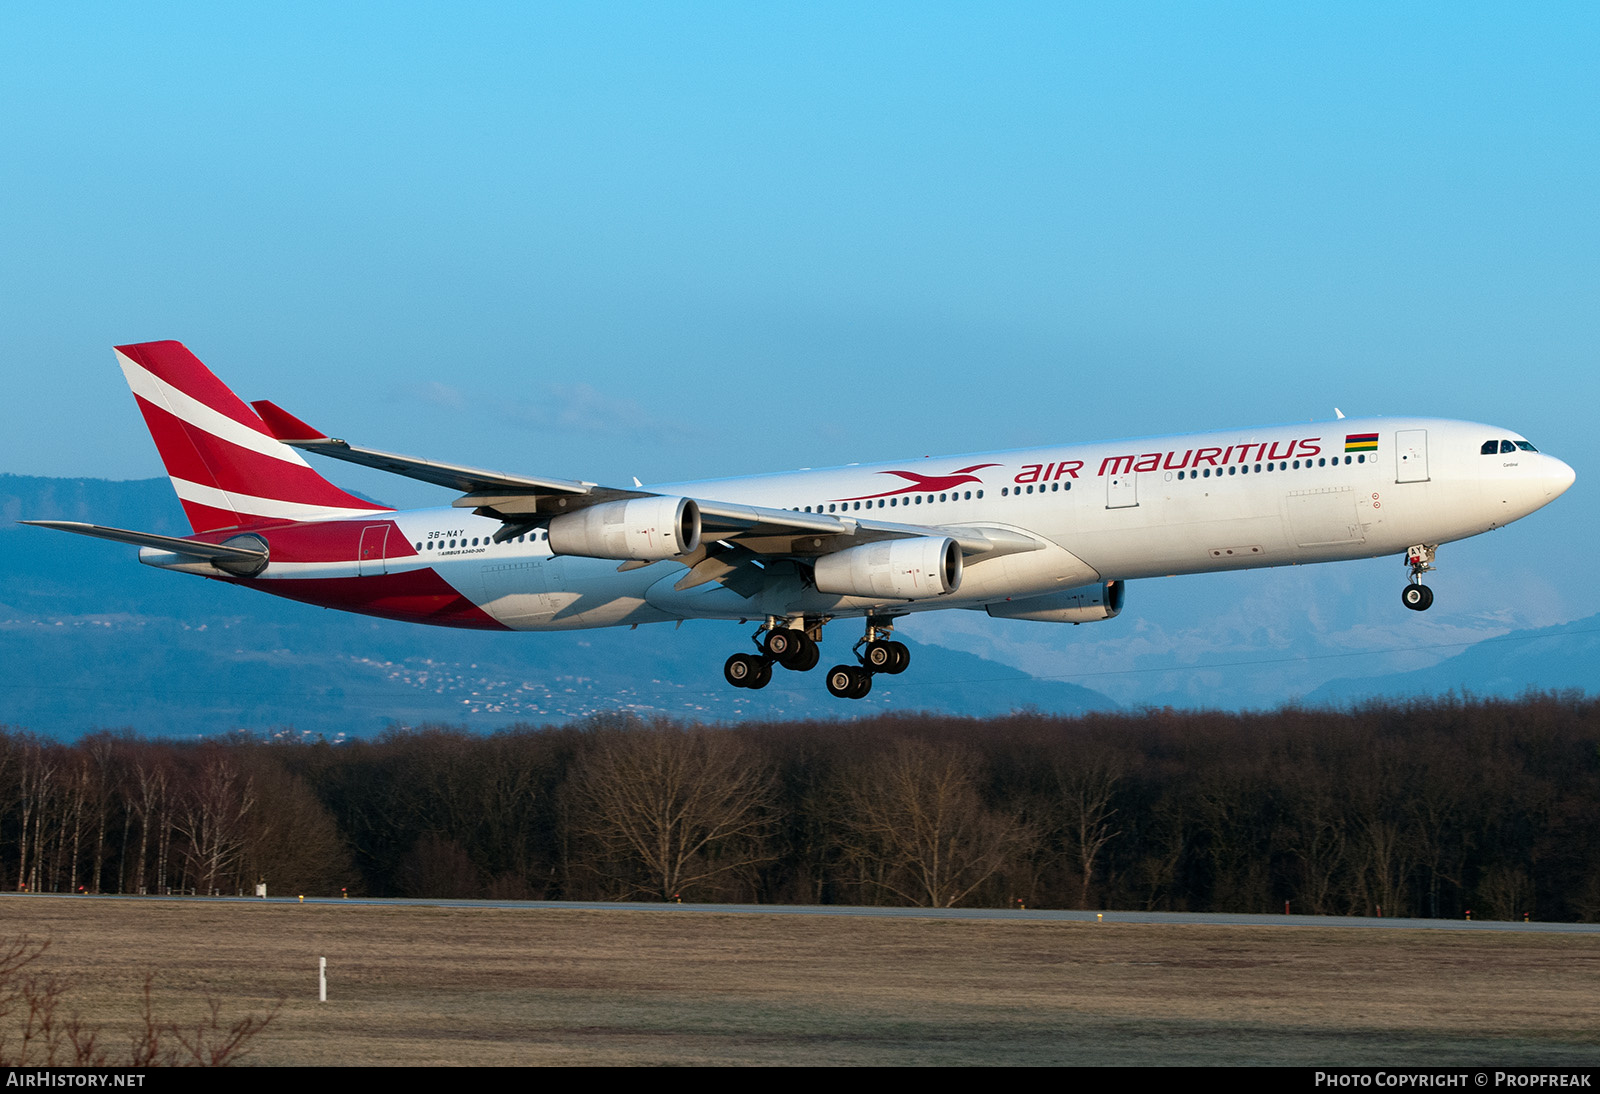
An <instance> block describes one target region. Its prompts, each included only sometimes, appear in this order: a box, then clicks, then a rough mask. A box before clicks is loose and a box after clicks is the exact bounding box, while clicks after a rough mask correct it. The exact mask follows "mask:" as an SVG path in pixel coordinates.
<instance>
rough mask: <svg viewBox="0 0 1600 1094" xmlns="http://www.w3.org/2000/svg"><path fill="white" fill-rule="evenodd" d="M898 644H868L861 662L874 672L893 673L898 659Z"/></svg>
mask: <svg viewBox="0 0 1600 1094" xmlns="http://www.w3.org/2000/svg"><path fill="white" fill-rule="evenodd" d="M898 645H900V643H898V642H868V643H867V648H866V652H865V653H864V654H863V655H862V657H861V660H862V662H863V663H864V664H865V665H866V666H867V668H868V669H870V670H871V671H873V672H893V671H894V666H895V662H896V660H897V658H896V657H895V652H894V648H895V647H896V646H898Z"/></svg>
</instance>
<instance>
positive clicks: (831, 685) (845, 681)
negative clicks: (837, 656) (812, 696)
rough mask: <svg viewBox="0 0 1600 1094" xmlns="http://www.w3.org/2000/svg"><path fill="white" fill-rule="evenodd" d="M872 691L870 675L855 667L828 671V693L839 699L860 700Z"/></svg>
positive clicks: (850, 666) (836, 668) (835, 667)
mask: <svg viewBox="0 0 1600 1094" xmlns="http://www.w3.org/2000/svg"><path fill="white" fill-rule="evenodd" d="M871 690H872V673H870V672H868V671H867V670H866V669H863V668H859V667H857V666H856V665H835V666H833V668H831V669H829V670H828V693H829V694H830V695H833V696H834V697H836V698H839V699H860V698H862V697H863V696H865V695H866V694H867V692H869V691H871Z"/></svg>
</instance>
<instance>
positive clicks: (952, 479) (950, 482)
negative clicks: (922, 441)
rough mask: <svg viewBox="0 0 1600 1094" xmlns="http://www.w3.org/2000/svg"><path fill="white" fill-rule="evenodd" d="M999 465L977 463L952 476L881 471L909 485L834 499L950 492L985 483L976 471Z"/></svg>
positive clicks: (856, 499)
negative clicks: (965, 484)
mask: <svg viewBox="0 0 1600 1094" xmlns="http://www.w3.org/2000/svg"><path fill="white" fill-rule="evenodd" d="M999 466H1000V465H999V464H997V463H975V464H973V465H972V466H971V467H963V468H961V469H960V470H959V471H956V472H955V473H954V474H950V475H919V474H917V473H916V472H915V471H879V472H878V474H880V475H898V476H900V477H901V478H902V479H906V480H908V485H906V486H902V487H900V489H898V490H885V491H884V492H883V493H881V494H862V495H860V496H859V497H854V498H834V499H833V500H834V501H866V500H867V499H869V498H887V497H889V496H890V495H892V494H927V493H933V492H936V491H939V490H950V489H953V488H955V487H957V486H960V485H962V484H963V483H969V482H976V483H981V482H983V480H982V479H980V478H978V476H976V475H974V474H973V472H974V471H982V470H983V469H984V468H985V467H999Z"/></svg>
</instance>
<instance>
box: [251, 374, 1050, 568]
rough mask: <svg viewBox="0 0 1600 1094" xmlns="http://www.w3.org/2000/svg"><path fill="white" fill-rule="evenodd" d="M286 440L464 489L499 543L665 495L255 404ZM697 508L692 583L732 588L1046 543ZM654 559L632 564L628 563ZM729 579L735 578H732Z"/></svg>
mask: <svg viewBox="0 0 1600 1094" xmlns="http://www.w3.org/2000/svg"><path fill="white" fill-rule="evenodd" d="M251 405H252V406H253V407H254V408H255V410H256V412H257V413H258V414H260V416H261V419H262V421H264V422H265V423H266V424H267V427H268V428H269V429H271V430H272V432H273V433H274V435H275V436H276V437H277V438H278V440H280V441H282V442H283V443H284V444H287V445H291V446H293V447H295V448H299V449H302V450H304V451H307V452H316V453H320V454H322V455H324V456H331V457H333V458H334V459H338V460H345V461H347V462H349V463H356V464H361V465H363V466H365V467H375V468H377V469H379V470H381V471H389V472H392V473H393V474H397V475H404V476H406V477H407V478H413V479H418V480H421V481H422V482H429V483H433V484H435V485H437V486H445V487H449V488H451V489H455V490H460V491H461V492H462V495H461V497H459V498H457V499H456V500H455V501H454V502H453V503H452V504H453V505H455V506H456V507H457V508H463V509H471V510H473V511H474V512H475V513H477V514H478V515H479V516H487V517H494V518H496V519H498V520H500V521H502V522H503V524H504V526H503V527H502V528H501V529H500V531H499V532H498V533H496V535H495V537H494V538H495V539H496V540H506V539H511V538H514V537H516V536H519V535H521V534H523V533H524V532H526V531H528V530H529V529H530V528H532V527H534V526H536V525H537V524H539V523H540V522H542V521H544V520H547V519H549V518H550V517H554V516H559V515H561V514H563V513H574V512H577V511H579V510H580V509H585V508H588V507H589V506H591V505H597V504H600V503H602V502H608V501H617V500H621V499H627V498H648V497H657V496H659V495H657V494H656V493H654V492H653V491H649V490H644V489H640V488H635V489H627V488H620V487H607V486H601V485H599V484H598V483H592V482H584V481H581V480H574V479H552V478H539V477H532V476H526V475H507V474H504V473H501V472H498V471H485V470H481V469H479V468H474V467H464V466H460V465H457V464H447V463H440V462H438V461H435V460H424V459H418V458H416V457H413V456H401V455H396V454H394V453H391V452H379V451H377V450H376V449H370V448H360V447H357V446H355V445H352V444H350V443H349V442H348V441H344V440H339V439H337V438H334V437H329V436H327V435H326V434H324V433H322V432H320V431H319V430H316V429H314V428H312V427H311V426H309V425H307V424H306V423H305V422H302V421H301V420H300V419H298V418H296V417H295V416H294V415H292V414H290V413H289V412H287V411H285V410H283V409H281V408H280V407H278V406H276V405H274V404H273V403H270V402H267V401H265V400H262V401H259V402H255V403H252V404H251ZM690 500H691V501H693V502H694V503H695V505H696V506H697V507H698V508H699V511H700V520H701V537H702V545H701V547H700V548H698V549H697V550H696V551H694V552H692V553H691V554H690V555H686V556H684V557H683V558H682V559H681V560H680V561H682V562H683V563H684V564H685V565H688V566H689V567H690V568H691V574H690V575H689V576H688V577H686V578H685V579H684V581H685V583H687V584H686V585H685V587H687V586H688V585H695V584H700V583H701V582H703V581H723V583H724V584H727V585H729V587H734V585H735V584H736V581H735V579H734V574H735V571H736V570H738V569H740V568H741V567H743V566H744V564H745V563H747V562H750V561H752V560H756V559H776V558H815V557H817V556H820V555H826V554H831V553H833V552H834V551H841V550H844V549H845V548H847V547H855V546H858V545H860V544H863V543H872V542H874V541H877V540H883V539H906V538H913V537H917V536H948V537H949V538H951V539H953V540H955V541H956V543H957V544H958V545H959V546H960V548H961V552H962V554H963V555H964V556H965V557H967V558H978V557H989V556H995V555H1006V554H1016V553H1018V552H1022V551H1036V550H1039V549H1041V548H1043V547H1044V546H1045V543H1044V542H1043V541H1041V540H1039V539H1037V538H1036V537H1033V536H1030V535H1026V534H1024V533H1022V532H1018V531H1014V530H1012V529H1009V528H990V527H972V526H967V525H956V526H950V527H943V526H938V525H925V524H898V523H895V522H892V521H882V520H873V519H870V518H869V519H861V518H859V517H852V516H847V515H837V516H836V515H832V514H825V513H801V512H796V511H795V510H792V509H773V508H767V507H764V506H758V505H743V504H739V503H736V502H727V501H716V500H711V499H702V498H690ZM643 565H648V563H644V562H624V563H623V564H622V568H624V569H628V568H632V567H636V566H643ZM724 578H727V579H728V580H724Z"/></svg>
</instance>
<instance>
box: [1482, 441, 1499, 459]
mask: <svg viewBox="0 0 1600 1094" xmlns="http://www.w3.org/2000/svg"><path fill="white" fill-rule="evenodd" d="M1478 451H1479V452H1482V453H1483V454H1484V455H1485V456H1493V455H1494V454H1495V453H1497V452H1499V451H1500V442H1499V441H1484V442H1483V447H1482V448H1480V449H1478Z"/></svg>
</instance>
